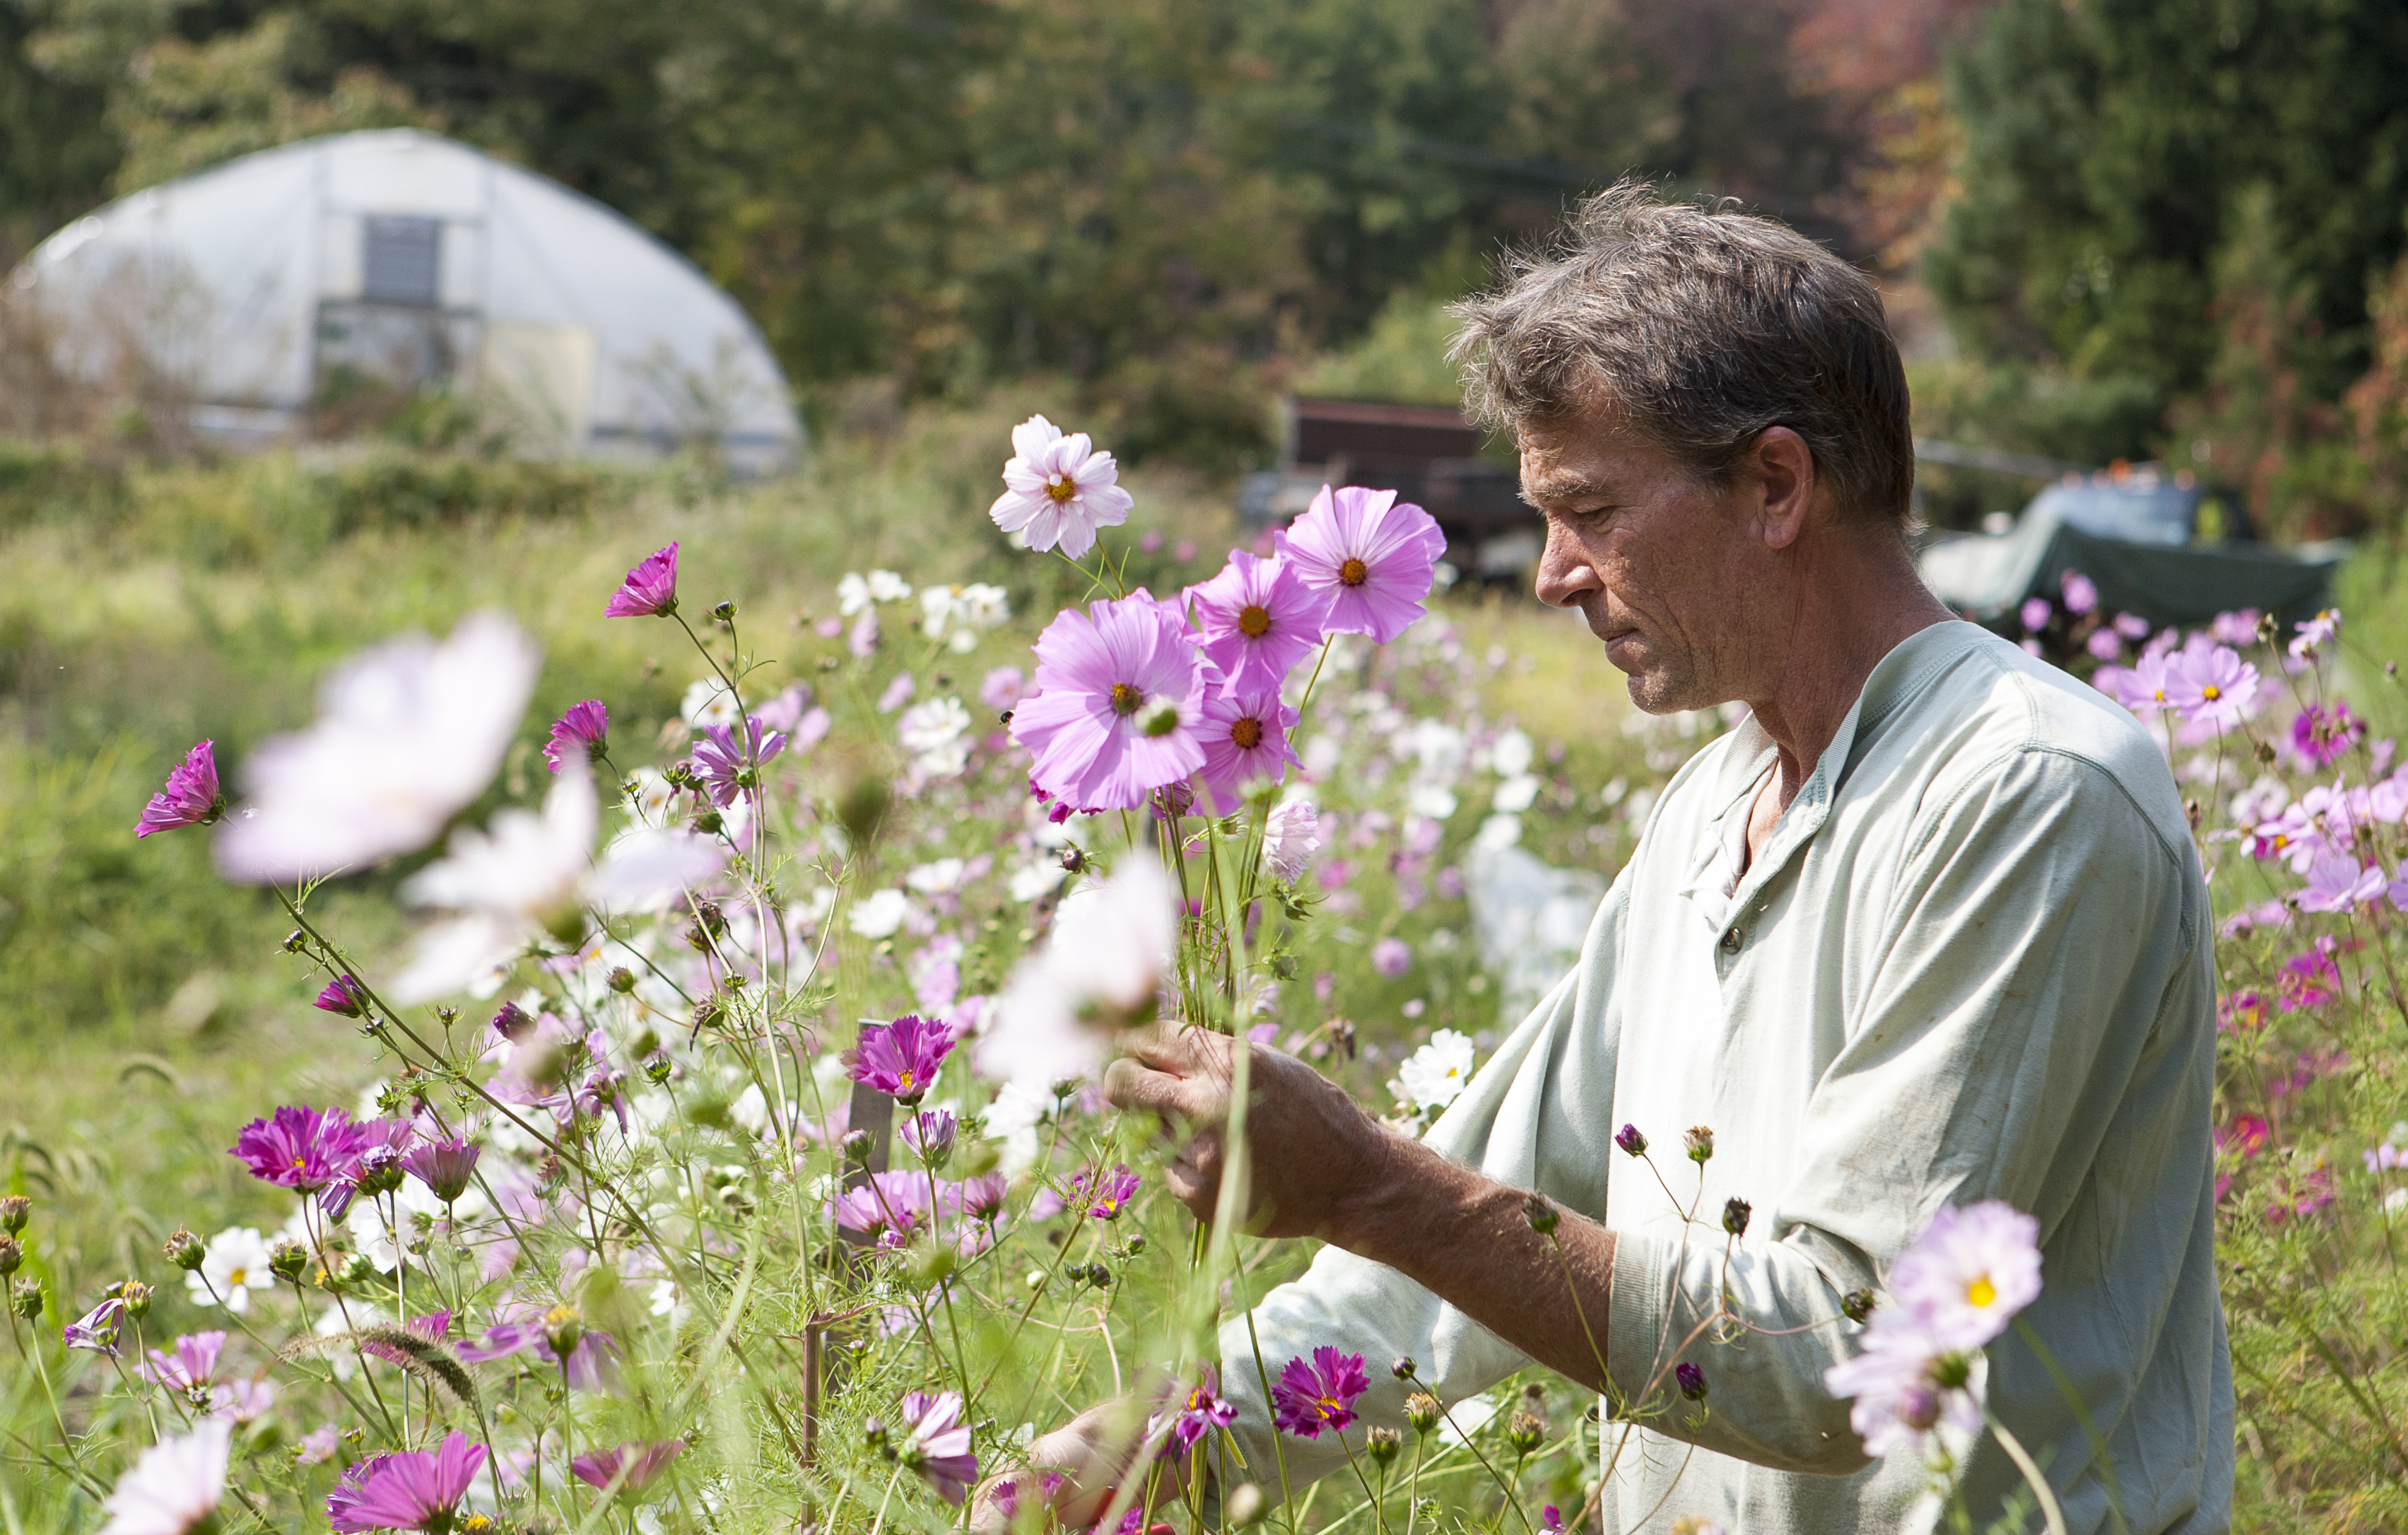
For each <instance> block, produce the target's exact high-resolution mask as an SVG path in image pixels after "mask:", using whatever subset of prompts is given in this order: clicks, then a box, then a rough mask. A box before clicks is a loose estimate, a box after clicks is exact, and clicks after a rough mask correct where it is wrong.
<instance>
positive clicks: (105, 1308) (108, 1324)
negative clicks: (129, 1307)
mask: <svg viewBox="0 0 2408 1535" xmlns="http://www.w3.org/2000/svg"><path fill="white" fill-rule="evenodd" d="M124 1328H125V1302H124V1301H123V1300H121V1299H119V1298H117V1297H116V1296H114V1295H111V1296H109V1297H108V1298H107V1299H105V1300H103V1301H102V1302H101V1303H100V1304H99V1305H97V1306H94V1307H93V1309H92V1310H90V1311H88V1312H86V1313H83V1314H82V1315H81V1316H79V1317H77V1318H76V1319H75V1320H74V1321H72V1322H70V1323H68V1324H67V1325H66V1329H65V1332H64V1333H62V1334H61V1338H62V1340H63V1341H65V1343H66V1345H67V1347H69V1348H82V1349H90V1350H91V1351H92V1352H93V1353H94V1354H106V1355H108V1356H109V1357H110V1358H112V1359H114V1358H116V1357H117V1341H118V1339H119V1338H120V1337H121V1336H122V1334H123V1332H124Z"/></svg>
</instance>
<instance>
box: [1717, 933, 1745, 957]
mask: <svg viewBox="0 0 2408 1535" xmlns="http://www.w3.org/2000/svg"><path fill="white" fill-rule="evenodd" d="M1746 941H1747V940H1746V939H1744V938H1742V937H1741V936H1740V930H1739V929H1738V928H1736V927H1734V928H1732V929H1731V930H1730V931H1728V932H1727V933H1725V934H1724V935H1723V953H1725V954H1737V953H1739V946H1740V945H1741V944H1742V943H1744V942H1746Z"/></svg>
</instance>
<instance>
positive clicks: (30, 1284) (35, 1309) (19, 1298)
mask: <svg viewBox="0 0 2408 1535" xmlns="http://www.w3.org/2000/svg"><path fill="white" fill-rule="evenodd" d="M8 1304H9V1305H10V1306H12V1307H14V1308H15V1309H16V1313H17V1314H18V1315H20V1316H22V1317H23V1318H24V1319H25V1320H26V1321H28V1322H38V1321H40V1320H41V1318H42V1284H41V1281H39V1280H37V1279H36V1278H35V1277H34V1276H33V1275H31V1274H25V1275H23V1276H22V1277H20V1278H19V1279H18V1281H17V1283H16V1284H14V1285H12V1286H11V1287H10V1288H9V1291H8Z"/></svg>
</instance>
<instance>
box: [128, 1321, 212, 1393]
mask: <svg viewBox="0 0 2408 1535" xmlns="http://www.w3.org/2000/svg"><path fill="white" fill-rule="evenodd" d="M225 1341H226V1335H225V1334H224V1333H222V1332H188V1333H186V1334H185V1335H184V1336H182V1337H181V1338H179V1339H177V1340H176V1341H175V1344H174V1348H175V1352H174V1353H173V1354H166V1353H162V1352H161V1351H160V1350H158V1349H155V1348H154V1349H152V1350H151V1351H150V1359H149V1361H148V1362H147V1363H145V1364H144V1365H143V1366H142V1373H143V1374H144V1375H146V1376H148V1377H149V1378H150V1379H151V1380H154V1381H156V1382H158V1383H159V1384H161V1385H164V1386H165V1387H166V1388H167V1389H168V1390H170V1391H174V1392H178V1393H179V1394H181V1395H183V1396H186V1397H190V1396H191V1395H192V1394H193V1392H195V1391H206V1390H208V1386H209V1381H210V1377H212V1376H214V1375H215V1374H216V1373H217V1370H218V1356H219V1355H220V1354H221V1353H222V1352H223V1351H224V1349H225Z"/></svg>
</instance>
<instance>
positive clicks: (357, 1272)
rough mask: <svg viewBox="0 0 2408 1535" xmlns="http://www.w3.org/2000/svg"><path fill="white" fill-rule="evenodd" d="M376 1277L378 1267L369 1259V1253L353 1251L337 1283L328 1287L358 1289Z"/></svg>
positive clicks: (332, 1288) (333, 1288) (331, 1288)
mask: <svg viewBox="0 0 2408 1535" xmlns="http://www.w3.org/2000/svg"><path fill="white" fill-rule="evenodd" d="M376 1277H377V1267H376V1265H375V1264H373V1263H371V1262H369V1261H368V1255H366V1253H353V1254H352V1255H351V1257H350V1258H349V1259H347V1260H345V1262H344V1264H343V1271H342V1274H341V1276H340V1277H339V1278H338V1280H337V1283H335V1284H330V1285H328V1286H327V1288H328V1289H330V1290H344V1289H351V1290H356V1289H358V1288H359V1287H360V1286H361V1285H363V1284H367V1283H368V1282H369V1281H371V1280H373V1279H375V1278H376Z"/></svg>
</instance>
